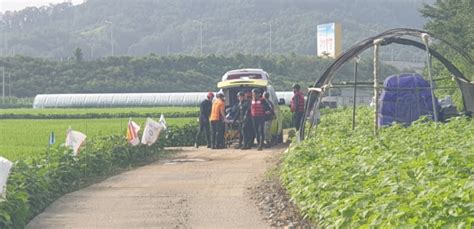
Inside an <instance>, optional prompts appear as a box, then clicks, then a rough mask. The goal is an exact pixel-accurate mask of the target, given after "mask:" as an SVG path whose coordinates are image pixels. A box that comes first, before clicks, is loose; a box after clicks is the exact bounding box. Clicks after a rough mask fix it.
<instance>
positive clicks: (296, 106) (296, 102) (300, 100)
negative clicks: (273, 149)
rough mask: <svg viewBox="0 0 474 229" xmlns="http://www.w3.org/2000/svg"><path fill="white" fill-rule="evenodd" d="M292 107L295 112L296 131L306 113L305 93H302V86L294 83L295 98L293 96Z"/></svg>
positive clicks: (294, 123)
mask: <svg viewBox="0 0 474 229" xmlns="http://www.w3.org/2000/svg"><path fill="white" fill-rule="evenodd" d="M290 109H291V112H292V113H293V126H294V127H295V128H296V131H299V130H300V125H301V119H302V118H303V113H304V95H303V93H301V86H300V85H298V84H293V98H291V102H290Z"/></svg>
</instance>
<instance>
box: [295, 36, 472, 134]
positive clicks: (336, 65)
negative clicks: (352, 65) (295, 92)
mask: <svg viewBox="0 0 474 229" xmlns="http://www.w3.org/2000/svg"><path fill="white" fill-rule="evenodd" d="M423 34H428V35H429V36H430V37H431V38H435V39H436V40H438V41H440V42H441V43H443V44H445V45H447V46H448V47H450V48H451V49H453V50H455V51H456V52H457V53H459V54H461V56H462V57H464V59H465V60H466V61H467V62H468V63H469V64H470V65H471V66H472V65H474V62H473V60H472V58H471V57H470V56H469V54H467V53H466V52H464V51H463V50H462V49H460V48H459V47H456V46H454V45H452V44H450V43H449V42H447V41H446V40H444V39H441V38H438V37H436V36H435V35H433V34H431V33H429V32H427V31H423V30H418V29H410V28H398V29H391V30H388V31H385V32H383V33H381V34H379V35H377V36H374V37H370V38H367V39H365V40H363V41H361V42H359V43H357V44H355V45H354V46H352V47H351V48H350V49H349V50H347V51H345V52H344V53H343V54H341V55H340V56H339V57H338V58H337V59H336V60H335V61H334V62H333V63H332V64H330V65H329V66H328V68H327V69H326V71H325V72H324V73H323V74H322V75H321V77H320V78H319V79H318V80H317V81H316V82H315V83H314V85H313V88H310V90H309V91H308V99H307V101H306V105H305V110H304V116H303V117H311V118H312V120H311V125H310V129H309V130H308V131H309V132H311V131H312V130H313V129H315V128H316V127H317V120H316V116H317V113H318V112H319V105H320V103H321V99H322V97H323V95H324V93H325V91H326V89H327V88H328V87H330V83H331V80H332V79H333V78H334V75H335V73H336V72H337V71H338V70H339V69H340V68H341V67H342V66H343V65H344V64H345V63H346V62H348V61H350V60H352V59H353V58H356V57H357V56H359V55H360V54H361V53H363V52H364V51H366V50H367V49H369V48H371V47H373V46H374V45H375V44H374V41H375V40H378V39H382V40H383V41H382V43H381V45H382V46H387V45H390V44H392V43H396V44H401V45H409V46H414V47H416V48H419V49H422V50H425V51H426V46H425V44H424V43H421V42H418V41H415V40H411V39H407V38H403V37H404V36H408V37H413V38H421V36H422V35H423ZM428 50H429V53H430V55H432V56H433V57H435V58H436V59H438V60H439V61H440V62H441V63H442V64H443V65H444V66H445V67H446V68H447V69H448V71H449V72H450V73H451V74H452V75H453V76H454V77H455V78H457V79H458V80H463V81H469V79H467V78H466V77H465V76H464V75H463V74H462V72H461V71H460V70H459V69H458V68H457V67H456V66H455V65H454V64H452V63H451V62H450V61H448V60H447V59H446V58H445V57H444V56H443V55H441V54H440V53H439V52H437V51H436V50H434V49H432V48H428ZM463 104H464V106H465V102H464V97H463ZM464 108H466V107H464ZM305 122H306V118H303V119H302V120H301V125H300V126H301V127H300V133H299V140H303V139H304V138H305V129H306V127H305Z"/></svg>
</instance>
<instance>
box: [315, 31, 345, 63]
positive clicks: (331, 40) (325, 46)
mask: <svg viewBox="0 0 474 229" xmlns="http://www.w3.org/2000/svg"><path fill="white" fill-rule="evenodd" d="M341 36H342V30H341V25H340V24H339V23H328V24H322V25H318V35H317V54H318V56H322V57H331V58H336V57H337V56H338V55H339V54H341V50H342V47H341V46H342V42H341Z"/></svg>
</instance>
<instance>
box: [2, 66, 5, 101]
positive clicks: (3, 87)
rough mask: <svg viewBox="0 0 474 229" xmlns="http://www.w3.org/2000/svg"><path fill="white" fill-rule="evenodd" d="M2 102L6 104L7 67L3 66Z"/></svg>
mask: <svg viewBox="0 0 474 229" xmlns="http://www.w3.org/2000/svg"><path fill="white" fill-rule="evenodd" d="M2 104H5V67H2Z"/></svg>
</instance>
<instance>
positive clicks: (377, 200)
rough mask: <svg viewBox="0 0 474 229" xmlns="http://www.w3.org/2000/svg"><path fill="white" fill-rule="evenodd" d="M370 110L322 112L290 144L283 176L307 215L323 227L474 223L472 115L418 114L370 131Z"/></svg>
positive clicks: (432, 226) (468, 224) (434, 225)
mask: <svg viewBox="0 0 474 229" xmlns="http://www.w3.org/2000/svg"><path fill="white" fill-rule="evenodd" d="M371 114H372V111H371V110H370V109H369V108H361V109H359V110H358V120H357V123H358V126H357V128H356V129H355V130H354V131H352V129H351V109H341V110H338V111H337V112H330V113H327V114H325V115H323V116H322V121H321V124H320V126H319V127H318V130H317V133H316V134H315V135H314V136H311V137H310V138H309V139H307V140H305V141H303V142H302V143H301V144H294V145H292V146H291V147H290V148H289V150H288V152H287V153H286V154H285V156H284V159H283V166H282V170H281V180H282V183H283V184H284V185H285V186H286V188H287V189H288V192H289V194H290V196H291V198H292V199H293V200H294V201H295V202H296V203H297V204H298V205H299V206H300V207H301V210H302V213H303V214H304V216H305V217H307V218H308V219H310V220H311V221H312V222H313V223H315V224H317V225H319V226H321V227H322V228H327V227H332V226H334V227H343V228H344V227H351V228H357V227H363V228H368V227H404V226H409V227H410V226H415V225H418V226H422V227H426V228H440V227H446V228H456V227H458V228H465V227H469V226H471V225H472V224H474V218H473V215H474V205H473V203H472V200H473V199H474V191H473V190H474V141H473V137H472V136H474V122H473V121H472V120H471V119H469V118H466V117H458V118H454V119H452V120H450V121H449V122H447V123H434V122H432V121H428V120H426V119H421V120H419V121H417V122H415V123H413V124H412V125H411V126H409V127H406V128H405V127H402V126H399V125H395V126H391V127H386V128H382V129H381V130H380V132H379V134H378V135H374V134H373V129H372V115H371Z"/></svg>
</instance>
